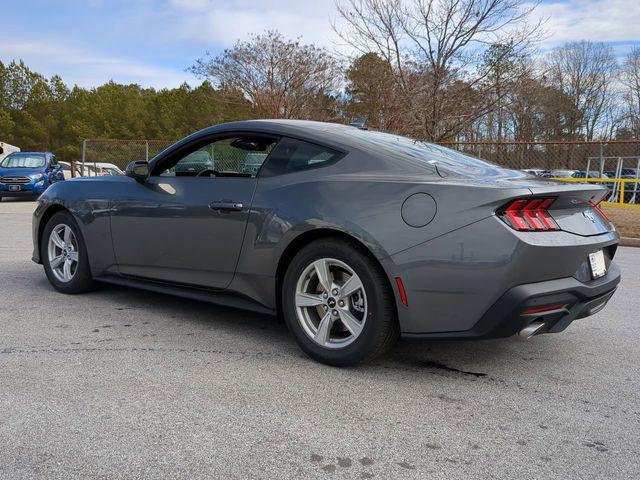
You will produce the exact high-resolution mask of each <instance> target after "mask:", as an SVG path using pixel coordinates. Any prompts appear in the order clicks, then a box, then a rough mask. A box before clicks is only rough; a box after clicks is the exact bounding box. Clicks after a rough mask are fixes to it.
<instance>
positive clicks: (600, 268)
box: [589, 250, 607, 279]
mask: <svg viewBox="0 0 640 480" xmlns="http://www.w3.org/2000/svg"><path fill="white" fill-rule="evenodd" d="M589 264H590V265H591V276H592V277H593V278H594V279H595V278H600V277H602V276H604V274H605V273H607V265H606V264H605V262H604V253H602V250H598V251H597V252H595V253H590V254H589Z"/></svg>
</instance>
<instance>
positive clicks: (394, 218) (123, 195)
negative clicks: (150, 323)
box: [33, 120, 620, 365]
mask: <svg viewBox="0 0 640 480" xmlns="http://www.w3.org/2000/svg"><path fill="white" fill-rule="evenodd" d="M208 151H215V152H216V155H215V156H216V158H215V165H216V169H214V168H212V166H211V164H210V161H211V158H210V156H208V155H195V156H194V155H193V153H194V152H208ZM218 152H221V153H220V154H218ZM252 153H262V154H267V156H266V158H265V160H264V163H263V164H262V166H261V167H260V168H259V169H258V170H257V172H255V173H253V172H252V173H245V172H244V165H243V162H242V161H241V160H242V158H244V159H245V160H246V159H247V157H249V156H250V154H252ZM232 159H233V162H232V161H231V160H232ZM197 161H200V162H202V163H201V165H199V166H196V165H193V164H194V163H196V162H197ZM182 162H187V163H188V164H189V165H190V166H189V168H183V167H182ZM218 165H236V167H235V170H231V169H230V168H226V169H225V170H224V171H222V170H217V166H218ZM191 167H193V168H191ZM605 194H606V189H605V188H603V187H602V186H599V185H590V184H580V183H563V182H551V181H548V180H544V179H541V178H535V177H532V176H530V175H526V174H524V173H522V172H519V171H515V170H507V169H504V168H501V167H498V166H496V165H493V164H491V163H488V162H486V161H483V160H479V159H477V158H473V157H469V156H466V155H464V154H462V153H460V152H456V151H453V150H450V149H447V148H444V147H442V146H438V145H433V144H429V143H424V142H418V141H415V140H412V139H409V138H405V137H401V136H397V135H392V134H387V133H381V132H375V131H371V130H368V131H365V130H361V129H359V128H357V127H353V126H344V125H335V124H328V123H320V122H305V121H293V120H290V121H286V120H271V121H269V120H256V121H246V122H235V123H228V124H223V125H218V126H214V127H210V128H206V129H204V130H201V131H199V132H197V133H194V134H193V135H190V136H188V137H187V138H185V139H183V140H181V141H179V142H178V143H176V144H174V145H173V146H171V147H169V148H168V149H167V150H165V151H164V152H162V153H161V154H160V155H158V156H156V157H155V158H153V159H152V160H151V162H149V163H147V162H140V161H139V162H132V163H131V164H130V165H129V166H128V167H127V169H126V176H113V177H91V178H82V179H73V180H70V181H68V182H61V183H58V184H55V185H53V186H52V187H51V188H50V189H49V190H47V191H46V192H45V194H44V195H43V196H42V197H41V198H40V200H39V204H38V207H37V208H36V210H35V212H34V217H33V240H34V252H33V259H34V261H36V262H38V263H42V264H43V265H44V270H45V273H46V276H47V278H48V279H49V281H50V282H51V284H52V285H53V287H54V288H55V289H57V290H58V291H60V292H63V293H81V292H85V291H87V290H89V289H90V288H91V287H92V286H93V284H94V282H95V281H101V282H107V283H114V284H119V285H125V286H128V287H138V288H144V289H148V290H153V291H157V292H161V293H164V294H175V295H182V296H185V297H189V298H195V299H201V300H208V301H212V302H216V303H220V304H222V305H228V306H235V307H242V308H249V309H253V310H256V311H259V312H264V313H270V314H281V315H282V316H283V317H284V319H285V321H286V322H287V325H288V327H289V329H290V331H291V332H292V333H293V336H294V337H295V339H296V341H297V342H298V344H299V346H300V347H301V348H302V349H303V350H304V351H305V352H306V353H307V354H308V355H310V356H311V357H313V358H314V359H316V360H318V361H321V362H325V363H328V364H332V365H352V364H354V363H357V362H360V361H364V360H368V359H371V358H373V357H375V356H376V355H378V354H380V353H381V352H383V351H384V350H385V349H386V348H388V347H389V346H391V345H392V344H394V342H395V341H396V339H397V338H398V336H399V335H402V336H404V337H406V338H430V339H434V338H437V339H443V338H448V339H456V338H491V337H504V336H509V335H514V334H520V335H521V336H523V337H530V336H533V335H536V334H540V333H547V332H560V331H562V330H564V329H565V328H567V327H568V326H569V324H570V323H571V322H573V321H574V320H577V319H581V318H583V317H587V316H589V315H592V314H594V313H596V312H599V311H600V310H602V308H603V307H604V306H605V305H606V303H607V302H608V301H609V299H610V298H611V296H612V295H613V293H614V291H615V289H616V287H617V285H618V282H619V281H620V270H619V269H618V267H617V266H616V264H615V263H613V262H612V260H613V258H614V255H615V253H616V248H617V244H618V234H617V233H616V231H615V229H614V228H613V226H612V225H611V223H610V222H609V221H608V220H607V218H606V217H605V216H604V214H603V213H602V212H601V211H600V209H599V207H598V206H597V204H598V202H599V201H600V199H601V198H602V197H603V196H604V195H605ZM605 322H606V319H605V318H601V319H600V324H601V325H602V324H603V323H605Z"/></svg>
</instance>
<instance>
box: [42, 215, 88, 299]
mask: <svg viewBox="0 0 640 480" xmlns="http://www.w3.org/2000/svg"><path fill="white" fill-rule="evenodd" d="M40 252H41V256H42V263H43V265H44V270H45V273H46V275H47V278H48V279H49V282H50V283H51V285H53V287H54V288H55V289H56V290H58V291H59V292H62V293H83V292H86V291H88V290H90V289H91V288H92V287H93V285H94V283H93V279H92V277H91V271H90V269H89V261H88V258H87V251H86V247H85V244H84V240H83V239H82V235H81V233H80V229H79V228H78V225H77V223H76V221H75V219H74V218H73V216H72V215H71V214H70V213H68V212H58V213H56V214H54V215H53V216H52V217H51V219H50V220H49V221H48V222H47V225H46V226H45V229H44V232H43V234H42V240H41V245H40Z"/></svg>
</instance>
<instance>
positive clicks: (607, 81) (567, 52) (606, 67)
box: [546, 41, 618, 140]
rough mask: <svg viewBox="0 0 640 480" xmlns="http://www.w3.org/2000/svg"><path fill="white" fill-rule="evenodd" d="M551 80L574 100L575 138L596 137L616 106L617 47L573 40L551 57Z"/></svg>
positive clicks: (571, 122)
mask: <svg viewBox="0 0 640 480" xmlns="http://www.w3.org/2000/svg"><path fill="white" fill-rule="evenodd" d="M546 63H547V70H548V75H549V77H550V79H551V80H552V81H553V83H554V84H555V85H557V86H558V87H559V88H560V89H561V90H562V91H563V92H564V93H565V94H566V95H567V96H568V97H569V98H570V99H571V102H572V104H573V107H574V112H575V114H574V115H573V116H572V117H571V118H569V122H568V124H567V127H568V130H569V131H568V133H569V135H570V137H571V138H572V139H578V138H580V137H583V138H585V139H586V140H593V139H594V136H595V134H596V133H597V132H600V133H602V132H604V131H606V130H607V126H606V125H604V120H605V119H606V118H607V117H608V115H607V113H608V110H610V109H612V108H614V106H615V105H614V97H615V92H614V90H613V86H614V83H615V82H614V81H615V79H616V77H617V75H618V63H617V61H616V58H615V55H614V54H613V50H612V49H611V47H610V46H608V45H606V44H604V43H593V42H588V41H582V42H571V43H568V44H566V45H563V46H562V47H559V48H557V49H555V50H553V51H552V52H551V53H549V54H548V56H547V62H546Z"/></svg>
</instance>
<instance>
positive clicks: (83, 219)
mask: <svg viewBox="0 0 640 480" xmlns="http://www.w3.org/2000/svg"><path fill="white" fill-rule="evenodd" d="M108 183H109V182H96V181H91V180H85V181H64V182H55V183H53V184H52V185H51V186H50V187H49V188H48V189H47V190H46V191H45V192H44V193H43V194H42V195H41V196H40V198H39V199H38V205H37V207H36V209H35V211H34V213H33V223H32V226H33V227H32V235H33V258H32V259H33V260H34V261H35V262H37V263H41V262H42V258H41V252H40V240H41V236H42V232H43V230H44V227H45V225H46V223H47V222H48V221H49V219H50V218H51V217H52V216H53V215H54V214H55V213H56V212H58V211H61V210H66V211H68V212H69V213H71V215H73V217H74V219H75V220H76V223H77V224H78V227H79V228H80V233H81V235H82V238H83V239H84V242H85V244H86V245H87V255H88V258H89V266H90V268H91V272H92V274H93V275H100V274H102V273H104V272H105V271H108V270H109V269H111V268H115V265H116V261H115V256H114V253H113V245H112V243H111V222H110V217H109V207H110V203H111V201H110V198H111V197H113V192H111V190H112V189H113V187H111V186H110V185H108Z"/></svg>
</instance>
